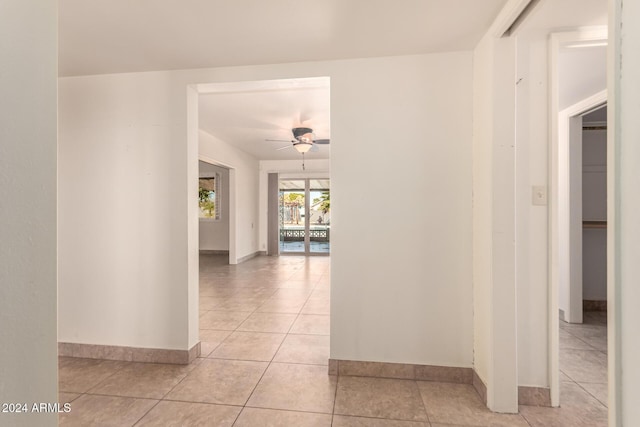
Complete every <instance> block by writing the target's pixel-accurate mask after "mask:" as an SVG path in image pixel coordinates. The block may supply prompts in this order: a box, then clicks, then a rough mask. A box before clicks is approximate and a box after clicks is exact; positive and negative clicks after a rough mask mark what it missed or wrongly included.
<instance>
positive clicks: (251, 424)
mask: <svg viewBox="0 0 640 427" xmlns="http://www.w3.org/2000/svg"><path fill="white" fill-rule="evenodd" d="M256 426H260V427H293V426H295V427H331V415H329V414H314V413H311V412H293V411H282V410H276V409H258V408H244V409H243V410H242V413H241V414H240V416H239V417H238V420H237V421H236V423H235V424H234V425H233V427H256Z"/></svg>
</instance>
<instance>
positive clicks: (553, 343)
mask: <svg viewBox="0 0 640 427" xmlns="http://www.w3.org/2000/svg"><path fill="white" fill-rule="evenodd" d="M607 40H608V30H607V28H606V27H596V28H588V29H584V30H578V31H571V32H562V33H552V34H551V35H550V38H549V71H550V72H549V80H550V85H549V87H550V93H549V114H550V117H549V123H550V126H549V132H550V135H549V141H550V147H549V196H550V197H549V229H548V233H549V234H548V239H549V260H548V264H549V280H548V282H549V313H548V316H549V388H550V395H551V405H552V406H554V407H555V406H559V404H560V331H559V329H560V319H559V318H560V316H559V305H560V304H559V299H560V298H559V297H560V295H559V293H560V289H561V284H562V283H567V284H568V283H571V281H570V277H571V270H572V269H571V268H567V265H570V264H571V262H570V261H569V260H571V248H572V244H571V243H570V242H571V239H570V236H571V220H572V215H571V205H570V201H569V197H568V195H569V193H568V192H569V185H570V180H571V172H570V170H571V168H570V164H569V162H570V144H569V142H570V130H571V128H572V126H573V127H574V128H575V125H576V121H575V118H576V117H577V116H578V117H579V116H581V115H582V114H584V113H586V112H588V111H590V110H593V109H594V108H596V107H598V106H601V105H602V104H604V103H606V102H607V90H604V91H602V92H599V93H598V94H596V95H594V96H592V97H589V98H587V99H585V100H583V101H581V102H579V103H577V104H575V105H573V106H571V107H569V108H567V109H565V110H563V111H562V112H561V111H560V110H559V99H560V79H559V56H560V50H561V49H562V48H563V47H566V46H567V45H570V44H589V43H606V42H607ZM561 113H562V116H561ZM561 132H562V133H561ZM561 135H562V138H561ZM580 211H581V209H580ZM574 212H575V207H574ZM580 227H581V224H580ZM574 229H575V226H574ZM574 235H575V232H574ZM581 253H582V251H580V254H581ZM574 256H575V254H574ZM574 261H575V258H574ZM573 264H574V267H575V262H574V263H573ZM573 271H574V272H575V268H574V269H573ZM578 292H579V295H580V298H581V296H582V286H580V289H579V291H578ZM577 295H578V293H576V296H577ZM574 299H575V298H574ZM581 304H582V302H581V301H580V305H581ZM574 305H575V304H574ZM570 314H572V315H573V314H575V313H570ZM580 317H582V311H580ZM574 318H575V316H574ZM580 320H581V319H580Z"/></svg>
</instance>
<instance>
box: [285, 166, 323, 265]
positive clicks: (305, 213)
mask: <svg viewBox="0 0 640 427" xmlns="http://www.w3.org/2000/svg"><path fill="white" fill-rule="evenodd" d="M330 194H331V193H330V191H329V179H314V178H305V179H302V178H301V179H281V180H280V183H279V192H278V209H279V218H278V220H279V221H278V225H279V233H280V234H279V240H280V241H279V245H280V253H281V254H298V255H312V254H313V255H322V254H324V255H329V251H330V241H331V198H330Z"/></svg>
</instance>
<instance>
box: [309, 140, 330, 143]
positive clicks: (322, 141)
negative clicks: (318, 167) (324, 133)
mask: <svg viewBox="0 0 640 427" xmlns="http://www.w3.org/2000/svg"><path fill="white" fill-rule="evenodd" d="M330 141H331V140H330V139H314V140H313V143H314V144H329V142H330Z"/></svg>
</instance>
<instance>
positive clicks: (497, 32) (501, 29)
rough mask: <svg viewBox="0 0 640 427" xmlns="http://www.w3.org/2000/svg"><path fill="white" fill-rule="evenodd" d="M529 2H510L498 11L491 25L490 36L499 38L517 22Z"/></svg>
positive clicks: (514, 0) (513, 0) (526, 0)
mask: <svg viewBox="0 0 640 427" xmlns="http://www.w3.org/2000/svg"><path fill="white" fill-rule="evenodd" d="M529 3H531V0H510V1H509V2H508V3H507V4H506V5H505V6H504V7H503V8H502V10H501V11H500V13H499V14H498V16H497V17H496V19H495V20H494V21H493V24H492V25H491V29H490V31H491V34H493V36H494V37H496V38H500V37H503V36H504V35H505V33H506V32H507V31H509V29H510V28H511V27H512V26H513V24H515V23H516V21H518V19H519V18H520V15H521V14H522V12H524V10H525V9H526V8H527V6H529Z"/></svg>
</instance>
